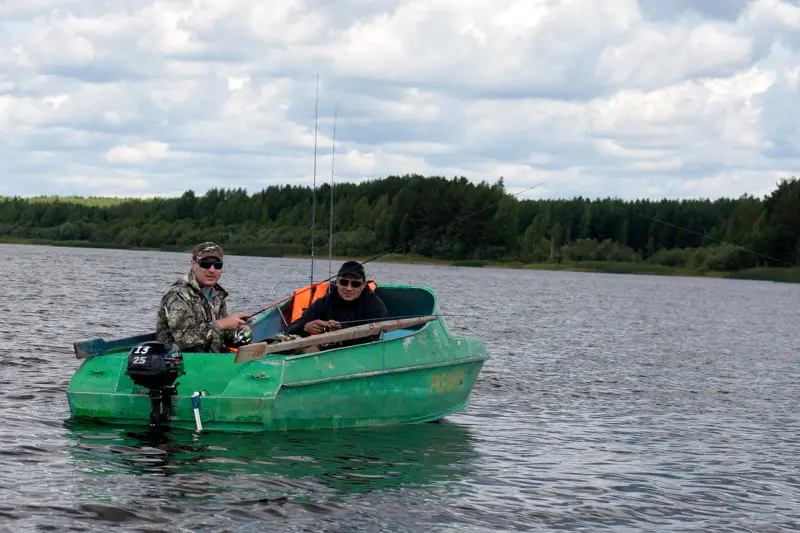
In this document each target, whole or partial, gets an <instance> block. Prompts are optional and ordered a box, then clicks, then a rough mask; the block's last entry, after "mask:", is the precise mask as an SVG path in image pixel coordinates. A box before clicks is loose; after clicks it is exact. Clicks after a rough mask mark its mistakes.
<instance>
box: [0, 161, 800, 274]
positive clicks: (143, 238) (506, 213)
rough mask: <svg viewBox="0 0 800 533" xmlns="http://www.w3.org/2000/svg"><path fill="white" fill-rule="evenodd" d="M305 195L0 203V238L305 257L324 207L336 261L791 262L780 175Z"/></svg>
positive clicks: (429, 183)
mask: <svg viewBox="0 0 800 533" xmlns="http://www.w3.org/2000/svg"><path fill="white" fill-rule="evenodd" d="M313 193H314V191H312V189H311V188H310V187H306V186H293V185H276V186H270V187H267V188H265V189H263V190H261V191H259V192H256V193H254V194H248V193H247V191H246V190H244V189H242V188H234V189H222V188H215V189H211V190H209V191H207V192H206V193H205V194H204V195H202V196H198V195H197V194H195V193H194V192H193V191H191V190H189V191H186V192H185V193H184V194H183V195H182V196H180V197H177V198H152V199H118V198H114V199H109V198H93V197H90V198H82V197H37V198H20V197H13V198H10V197H0V237H2V238H5V239H9V238H10V239H24V240H33V241H48V242H49V241H56V242H57V241H64V242H77V241H83V242H89V243H97V244H102V245H108V246H119V247H143V248H161V249H187V248H189V247H191V245H193V244H195V243H197V242H199V241H203V240H214V241H218V242H220V243H221V244H223V245H224V246H226V247H228V249H229V250H231V251H232V252H234V253H248V254H265V255H293V254H294V255H298V254H307V253H309V252H310V248H311V233H312V232H311V210H312V205H316V217H315V218H316V229H315V239H314V241H315V242H314V245H315V248H316V250H317V251H319V250H325V251H327V249H328V240H329V234H330V223H329V221H330V217H329V214H330V205H331V201H332V200H333V203H334V221H333V245H334V251H335V254H336V255H337V257H339V256H352V257H358V256H366V255H374V254H377V253H380V252H383V251H387V250H394V251H395V252H397V253H413V254H417V255H421V256H424V257H429V258H433V259H444V260H454V261H469V260H488V261H522V262H530V263H542V262H556V263H558V262H576V261H626V262H636V261H649V262H653V263H660V264H664V265H670V266H680V267H686V268H692V269H698V270H735V269H741V268H748V267H754V266H787V264H797V263H798V260H800V180H798V179H797V178H794V177H792V178H786V179H782V180H781V181H780V182H779V183H778V184H777V186H776V188H775V190H774V191H773V192H772V193H771V194H769V195H767V196H765V197H764V198H756V197H753V196H750V195H744V196H742V197H740V198H721V199H717V200H714V201H711V200H707V199H692V200H670V199H665V200H633V201H629V200H621V199H617V198H605V199H589V198H583V197H578V198H572V199H547V200H529V199H523V200H520V199H519V198H517V197H515V196H513V195H511V194H509V193H508V192H507V191H506V188H505V185H504V183H503V179H502V178H500V179H499V180H498V181H497V182H496V183H494V184H490V183H487V182H485V181H484V182H481V183H474V182H471V181H469V180H467V179H466V178H464V177H460V178H452V179H448V178H444V177H439V176H432V177H424V176H419V175H406V176H390V177H387V178H384V179H375V180H370V181H364V182H361V183H358V184H355V183H339V184H336V185H335V187H334V188H333V189H332V188H331V186H330V185H329V184H324V185H322V186H320V187H318V188H317V190H316V198H314V194H313ZM460 219H463V220H461V221H460V222H458V223H456V224H450V223H452V222H454V221H456V220H460ZM448 224H450V225H449V226H447V227H446V228H444V229H442V230H441V231H432V230H435V229H436V228H440V227H442V226H445V225H448ZM428 233H430V234H429V235H428V236H426V237H425V238H421V239H417V238H418V237H420V236H422V235H426V234H428ZM409 241H412V242H410V243H409Z"/></svg>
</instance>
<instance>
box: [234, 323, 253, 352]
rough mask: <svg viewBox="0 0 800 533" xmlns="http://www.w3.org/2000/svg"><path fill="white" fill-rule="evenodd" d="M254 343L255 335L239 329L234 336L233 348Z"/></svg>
mask: <svg viewBox="0 0 800 533" xmlns="http://www.w3.org/2000/svg"><path fill="white" fill-rule="evenodd" d="M252 341H253V334H252V333H250V331H249V330H246V329H244V328H239V329H237V330H236V333H234V334H233V346H232V347H233V348H238V347H239V346H244V345H246V344H250V343H251V342H252Z"/></svg>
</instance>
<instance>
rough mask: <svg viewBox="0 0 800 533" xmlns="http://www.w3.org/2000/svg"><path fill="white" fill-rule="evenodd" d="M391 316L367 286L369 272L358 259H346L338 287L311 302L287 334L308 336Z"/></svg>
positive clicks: (355, 342) (360, 341)
mask: <svg viewBox="0 0 800 533" xmlns="http://www.w3.org/2000/svg"><path fill="white" fill-rule="evenodd" d="M388 316H389V311H388V310H387V309H386V304H384V303H383V300H381V298H380V297H379V296H378V295H377V294H375V293H374V292H373V291H372V289H370V288H369V287H368V286H367V280H366V272H365V271H364V267H363V265H361V263H359V262H358V261H347V262H346V263H344V264H343V265H342V267H341V268H340V269H339V272H338V274H337V275H336V287H335V289H334V290H331V291H330V292H329V293H328V294H327V295H326V296H324V297H322V298H320V299H319V300H317V301H315V302H314V303H312V304H311V305H310V306H309V307H308V309H306V310H305V311H304V312H303V315H302V316H301V317H300V318H298V319H297V320H295V321H294V322H292V323H291V324H290V325H289V327H288V329H287V330H286V333H289V334H293V335H300V336H302V337H308V336H309V335H317V334H320V333H323V332H325V331H336V330H339V329H342V328H349V327H353V326H360V325H363V324H367V323H369V322H372V321H379V320H382V319H385V318H386V317H388ZM370 340H371V339H369V338H366V339H354V340H351V341H347V342H344V343H342V344H341V346H351V345H354V344H361V343H363V342H369V341H370Z"/></svg>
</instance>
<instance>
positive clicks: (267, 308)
mask: <svg viewBox="0 0 800 533" xmlns="http://www.w3.org/2000/svg"><path fill="white" fill-rule="evenodd" d="M542 185H544V183H537V184H536V185H532V186H531V187H527V188H525V189H522V190H521V191H519V192H516V193H514V194H508V195H505V194H504V195H503V197H502V198H501V199H500V200H498V201H497V202H495V203H493V204H489V205H487V206H486V207H483V208H481V209H478V210H477V211H473V212H472V213H469V214H467V215H464V216H463V217H461V218H457V219H456V220H453V221H451V222H448V223H447V224H442V225H441V226H438V227H436V228H433V229H432V230H430V231H427V232H425V233H423V234H422V235H420V236H419V237H414V238H413V239H410V240H408V241H406V242H404V243H402V244H398V245H397V246H394V247H393V248H390V249H388V250H386V251H384V252H381V253H379V254H377V255H374V256H372V257H370V258H369V259H367V260H366V261H363V262H361V263H359V264H360V265H361V266H364V265H366V264H367V263H369V262H371V261H375V260H376V259H378V258H381V257H383V256H384V255H387V254H390V253H392V252H394V251H395V250H399V249H401V248H404V247H406V246H409V245H411V244H413V243H415V242H417V241H420V240H422V239H424V238H426V237H428V236H429V235H432V234H433V233H435V232H437V231H441V230H443V229H447V228H449V227H451V226H454V225H455V224H459V223H461V222H464V221H465V220H467V219H469V218H472V217H474V216H475V215H479V214H481V213H483V212H484V211H487V210H488V209H491V208H493V207H497V206H498V205H500V202H502V201H503V200H505V199H506V198H507V197H510V198H515V197H517V196H519V195H520V194H523V193H526V192H528V191H532V190H533V189H536V188H537V187H541V186H542ZM337 276H338V274H337V275H334V276H331V277H329V278H328V279H325V280H322V281H320V282H318V283H316V284H315V283H314V281H313V279H312V281H311V284H310V285H309V286H308V287H304V288H303V289H301V290H299V291H297V292H295V293H294V294H292V295H291V296H287V297H286V298H283V299H281V300H278V301H277V302H274V303H272V304H270V305H268V306H266V307H264V308H263V309H259V310H258V311H256V312H255V313H253V314H251V315H250V318H252V317H254V316H255V315H257V314H259V313H263V312H264V311H268V310H269V309H272V308H273V307H275V306H277V305H280V304H282V303H284V302H288V301H289V300H291V299H292V298H294V297H295V296H297V295H298V294H302V293H304V292H306V291H310V290H312V289H315V288H316V287H317V286H318V285H321V284H323V283H327V282H330V281H331V280H333V279H334V278H336V277H337ZM248 320H249V319H248Z"/></svg>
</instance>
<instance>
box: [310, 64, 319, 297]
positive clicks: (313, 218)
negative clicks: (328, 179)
mask: <svg viewBox="0 0 800 533" xmlns="http://www.w3.org/2000/svg"><path fill="white" fill-rule="evenodd" d="M318 118H319V74H317V95H316V104H315V106H314V187H313V189H312V191H311V285H314V228H315V226H316V218H317V120H318Z"/></svg>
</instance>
